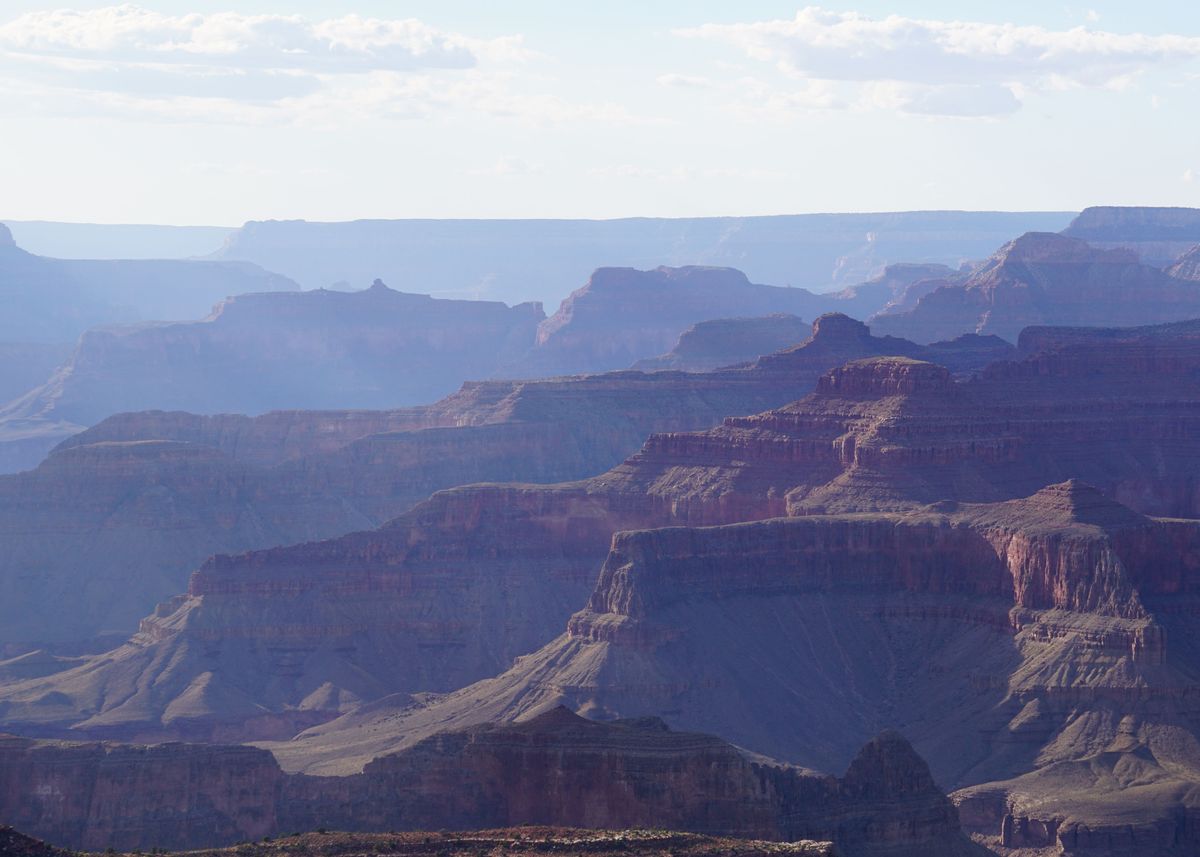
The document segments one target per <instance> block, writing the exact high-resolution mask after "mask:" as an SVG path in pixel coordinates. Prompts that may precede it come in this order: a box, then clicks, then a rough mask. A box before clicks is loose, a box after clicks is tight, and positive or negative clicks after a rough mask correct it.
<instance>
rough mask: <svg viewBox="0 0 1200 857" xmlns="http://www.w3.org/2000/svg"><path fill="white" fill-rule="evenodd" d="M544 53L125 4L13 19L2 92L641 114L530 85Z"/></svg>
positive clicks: (4, 40) (177, 103) (45, 100)
mask: <svg viewBox="0 0 1200 857" xmlns="http://www.w3.org/2000/svg"><path fill="white" fill-rule="evenodd" d="M537 56H538V55H537V54H535V53H534V52H533V51H531V50H529V49H527V48H526V47H525V46H524V43H523V40H522V38H521V37H520V36H519V35H512V36H504V37H500V38H492V39H479V38H474V37H471V36H467V35H464V34H461V33H454V32H449V31H445V30H439V29H437V28H435V27H432V26H429V25H428V24H425V23H423V22H421V21H418V20H415V19H402V20H400V19H397V20H385V19H378V18H363V17H360V16H358V15H346V16H343V17H338V18H328V19H324V20H310V19H307V18H304V17H301V16H299V15H243V14H239V13H235V12H221V13H213V14H201V13H189V14H182V15H174V16H172V15H163V14H161V13H159V12H154V11H150V10H147V9H143V8H140V7H137V6H132V5H123V6H114V7H108V8H104V9H95V10H89V11H69V10H68V11H56V12H34V13H29V14H26V15H22V16H20V17H18V18H15V19H13V20H12V21H10V22H8V23H5V24H0V92H3V94H4V96H5V98H6V100H8V101H9V102H10V103H14V102H15V103H25V104H27V105H29V106H28V107H27V108H26V109H35V110H39V111H41V112H46V113H57V114H61V115H72V116H80V115H95V114H99V115H115V116H119V117H122V118H143V119H151V120H159V121H170V122H222V123H235V124H256V123H266V122H287V123H296V124H303V125H307V126H317V127H330V128H333V127H338V125H339V123H340V122H343V121H345V120H346V119H361V118H393V119H396V118H422V117H427V116H430V115H432V114H434V113H436V112H447V111H450V112H452V111H465V112H470V113H482V114H485V115H490V116H495V117H506V118H518V119H521V120H525V121H532V122H534V123H538V124H553V123H562V122H580V121H584V122H586V121H602V122H610V123H622V124H624V123H632V122H638V121H642V120H639V119H638V118H637V117H634V116H632V115H630V114H629V113H628V111H626V110H625V109H624V108H623V107H621V106H619V105H615V104H607V103H601V104H588V103H575V102H571V101H568V100H567V99H564V98H561V97H559V96H555V95H550V94H545V93H542V92H538V91H531V89H532V87H531V86H530V85H528V84H529V81H528V80H527V79H518V77H517V76H516V75H515V73H514V70H515V69H519V68H520V67H521V65H522V64H523V63H525V62H526V61H528V60H530V59H533V58H536V57H537Z"/></svg>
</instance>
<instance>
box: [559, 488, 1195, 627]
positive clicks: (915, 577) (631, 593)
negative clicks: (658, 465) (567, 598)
mask: <svg viewBox="0 0 1200 857" xmlns="http://www.w3.org/2000/svg"><path fill="white" fill-rule="evenodd" d="M940 509H941V507H940V506H938V505H935V506H932V507H930V508H929V509H926V510H921V511H917V512H912V513H907V514H904V515H897V514H888V515H875V516H866V515H845V516H809V517H802V518H795V519H776V520H769V521H760V522H757V523H744V524H732V525H725V526H717V527H701V528H691V527H670V528H664V529H655V530H640V531H634V532H624V533H617V534H616V535H615V536H614V537H613V542H612V548H611V550H610V552H609V555H608V558H607V559H606V561H605V563H604V566H603V568H602V569H601V572H600V576H599V578H598V580H597V582H596V588H595V590H594V591H593V593H592V596H591V599H590V600H589V604H588V607H587V609H586V610H585V611H583V612H582V613H580V614H576V616H575V617H574V618H573V619H572V620H571V623H570V626H569V627H570V633H572V634H575V635H578V636H581V637H587V638H592V639H603V638H605V637H606V636H607V635H610V634H614V633H615V634H625V633H627V632H636V633H635V637H636V636H637V635H640V634H643V633H651V632H653V631H654V628H655V623H656V622H657V621H658V619H659V618H660V617H662V616H663V615H664V614H665V612H666V611H668V609H669V608H671V607H672V606H673V605H676V604H678V603H679V602H681V601H688V600H695V599H706V598H713V599H724V598H731V597H735V596H754V595H775V596H778V595H783V594H791V595H794V596H802V595H805V594H806V593H807V594H813V593H830V592H838V591H845V590H869V591H878V592H901V591H903V592H911V593H915V594H920V595H955V596H971V597H974V598H982V599H1002V600H1003V602H1004V603H1005V605H1006V607H1005V609H1007V607H1010V606H1011V607H1019V608H1025V609H1029V610H1070V611H1076V612H1085V613H1095V614H1097V615H1103V616H1113V617H1120V618H1125V619H1145V618H1146V617H1147V613H1146V610H1145V609H1144V607H1143V606H1142V603H1141V600H1140V597H1139V590H1140V589H1141V590H1145V591H1146V592H1148V593H1149V594H1152V595H1158V594H1163V593H1173V592H1181V591H1184V590H1192V589H1197V590H1200V578H1196V576H1195V575H1194V574H1192V573H1190V571H1189V569H1191V568H1192V567H1193V565H1196V564H1200V525H1197V524H1196V523H1195V522H1175V521H1157V520H1154V519H1150V518H1147V517H1145V516H1142V515H1139V514H1137V513H1136V512H1134V511H1132V510H1131V509H1129V508H1127V507H1125V506H1122V505H1121V504H1119V503H1116V502H1115V501H1112V500H1110V499H1108V498H1106V497H1104V496H1103V495H1101V494H1100V493H1099V492H1098V491H1096V490H1095V489H1094V488H1092V487H1091V486H1087V485H1083V484H1081V483H1079V482H1077V481H1071V482H1067V483H1063V484H1061V485H1053V486H1049V487H1048V488H1045V489H1043V490H1042V491H1039V492H1038V493H1037V494H1035V495H1033V496H1032V497H1028V498H1025V499H1022V500H1013V501H1008V502H1003V503H995V504H970V505H964V506H961V507H953V506H952V508H951V510H950V511H941V510H940ZM604 617H607V618H604ZM627 620H629V621H627ZM641 620H648V622H649V623H650V624H649V625H647V626H646V627H645V628H643V627H641V626H640V625H638V623H639V622H640V621H641ZM631 623H632V624H631ZM652 635H653V634H652ZM631 639H632V638H631Z"/></svg>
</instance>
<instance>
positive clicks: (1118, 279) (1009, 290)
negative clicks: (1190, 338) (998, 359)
mask: <svg viewBox="0 0 1200 857" xmlns="http://www.w3.org/2000/svg"><path fill="white" fill-rule="evenodd" d="M1191 243H1192V244H1195V243H1196V240H1193V241H1192V242H1191ZM1190 246H1191V244H1189V245H1188V247H1190ZM1186 249H1187V248H1186V247H1185V248H1180V249H1178V250H1176V251H1175V252H1173V253H1172V255H1171V257H1170V259H1171V260H1172V261H1173V260H1175V259H1176V258H1177V257H1178V256H1179V255H1180V254H1182V253H1183V252H1184V251H1185V250H1186ZM1167 264H1170V263H1169V262H1168V263H1167ZM1180 273H1182V274H1184V276H1175V275H1176V274H1180ZM1186 273H1187V269H1186V266H1185V267H1184V268H1176V269H1171V270H1167V271H1164V270H1163V268H1162V267H1156V266H1154V265H1151V264H1148V263H1146V262H1144V261H1142V260H1140V259H1139V256H1138V253H1137V252H1135V251H1134V250H1131V249H1127V248H1125V247H1116V248H1114V249H1104V248H1102V247H1097V246H1093V245H1092V244H1090V243H1088V242H1085V241H1083V240H1081V239H1079V238H1075V237H1068V236H1067V235H1056V234H1053V233H1030V234H1027V235H1023V236H1022V237H1020V238H1018V239H1016V240H1015V241H1012V242H1010V243H1009V244H1007V245H1005V246H1004V247H1002V248H1001V249H1000V250H999V251H998V252H997V253H996V254H995V255H994V256H993V257H992V258H991V259H989V260H988V262H987V263H986V264H984V265H983V266H982V267H981V268H979V269H978V270H977V271H975V272H973V273H972V274H971V275H970V276H969V277H967V278H965V279H948V280H945V281H943V282H942V283H941V284H940V285H937V286H936V287H934V284H931V283H929V282H924V283H918V284H915V286H914V288H917V287H919V290H920V292H921V297H920V298H919V299H917V300H916V301H915V303H913V302H912V301H903V300H902V301H900V302H899V304H898V305H896V306H893V307H891V308H888V309H885V310H883V311H882V312H880V313H879V314H877V315H875V316H874V317H872V318H871V319H870V321H871V325H872V327H873V328H874V329H875V330H876V331H878V332H880V333H885V334H891V335H895V336H903V337H906V338H908V339H912V340H914V341H916V342H932V341H933V340H940V339H949V338H951V337H954V336H957V335H959V334H962V333H967V332H974V333H989V334H995V335H997V336H1000V337H1003V338H1004V339H1007V340H1008V341H1010V342H1015V341H1016V340H1017V337H1018V336H1019V334H1020V332H1021V330H1023V329H1024V328H1026V327H1029V326H1033V325H1073V326H1115V325H1139V324H1142V325H1146V324H1162V323H1167V322H1173V321H1183V320H1185V319H1192V318H1196V317H1197V316H1200V286H1198V285H1197V282H1196V280H1195V279H1194V278H1189V277H1187V276H1186Z"/></svg>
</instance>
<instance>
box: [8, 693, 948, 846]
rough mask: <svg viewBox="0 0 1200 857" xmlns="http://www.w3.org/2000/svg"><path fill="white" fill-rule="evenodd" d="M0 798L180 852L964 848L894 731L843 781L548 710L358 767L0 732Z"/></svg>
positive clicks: (634, 724)
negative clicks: (306, 846)
mask: <svg viewBox="0 0 1200 857" xmlns="http://www.w3.org/2000/svg"><path fill="white" fill-rule="evenodd" d="M0 760H3V762H4V764H3V767H0V812H2V813H3V814H4V816H5V818H7V819H11V820H12V821H14V822H16V823H17V824H18V825H20V826H22V827H23V828H24V829H27V830H30V831H33V832H35V833H37V834H38V835H40V836H44V837H46V838H48V839H52V840H54V841H56V842H60V843H63V844H65V845H69V846H71V847H84V848H92V849H100V848H104V847H117V848H146V847H152V843H153V847H162V846H166V847H173V848H195V847H202V846H211V845H217V844H223V843H227V842H232V841H235V840H239V839H257V838H259V837H261V836H263V835H268V834H274V835H278V834H279V833H280V832H286V831H287V830H290V829H298V830H310V829H315V828H317V827H329V828H334V829H341V830H393V831H394V830H414V829H415V830H420V829H427V830H433V829H442V830H446V829H451V830H462V829H480V828H489V827H497V826H505V827H507V826H516V825H529V824H533V825H543V824H544V825H556V826H564V825H570V826H575V827H591V828H656V829H657V828H662V827H664V826H665V827H667V828H670V829H674V830H686V831H693V832H698V833H711V834H719V835H727V836H738V837H753V838H759V839H772V840H788V841H795V840H814V839H815V840H826V841H829V840H832V841H834V842H835V844H836V845H837V846H838V849H839V852H838V853H840V854H845V855H848V857H855V855H860V857H867V855H874V854H884V853H886V854H888V855H895V857H907V855H912V857H917V855H920V857H943V856H944V857H950V855H957V854H967V853H970V846H969V845H968V844H967V841H966V839H965V837H964V836H963V835H962V833H961V831H960V829H959V825H958V818H957V814H956V812H955V810H954V807H953V806H952V805H951V803H950V802H949V800H948V799H947V798H946V796H945V795H944V794H943V793H942V792H941V791H940V790H939V789H938V788H937V786H936V785H935V784H934V782H933V779H932V777H931V776H930V774H929V768H928V766H927V765H926V764H925V763H924V761H922V760H921V759H920V757H919V756H917V755H916V754H915V753H914V752H913V750H912V748H911V746H909V744H908V743H907V742H906V741H905V740H904V739H903V738H902V737H900V736H899V735H897V734H895V733H887V734H884V735H882V736H880V737H878V738H877V739H875V740H873V741H871V742H870V743H869V744H868V745H867V746H866V747H865V748H864V749H863V750H862V752H861V753H860V754H859V756H858V757H857V758H856V759H855V760H854V762H853V763H852V764H851V766H850V769H849V771H848V772H847V774H846V776H845V778H844V779H841V780H838V779H837V778H835V777H831V776H823V775H819V774H813V773H805V772H801V771H798V770H796V769H792V768H787V767H784V766H780V765H777V764H774V763H771V762H769V761H768V760H765V759H757V760H750V759H748V758H747V757H746V756H744V755H743V754H742V753H741V752H740V751H738V750H737V749H735V748H734V747H732V746H730V745H729V744H726V743H725V742H723V741H721V740H720V739H718V738H715V737H713V736H710V735H700V734H690V733H680V732H672V731H670V730H668V729H667V727H666V726H665V725H664V724H663V723H662V722H661V721H659V720H655V719H647V720H641V721H626V722H619V723H596V722H592V721H588V720H584V719H583V718H580V717H578V716H576V715H574V714H571V713H570V712H568V711H566V710H565V709H558V710H553V711H550V712H548V713H546V714H544V715H542V716H540V717H537V718H534V719H532V720H530V721H527V722H524V723H520V724H516V725H512V726H506V727H495V726H483V727H476V728H474V729H470V730H465V731H460V732H448V733H442V734H439V735H436V736H434V737H431V738H430V739H428V740H426V741H424V742H422V743H420V744H418V745H416V746H414V747H412V748H410V749H409V750H406V751H404V752H401V753H397V754H394V755H391V756H386V757H383V758H380V759H377V760H375V761H374V762H372V763H371V764H370V765H368V766H367V767H366V769H365V770H364V771H363V772H362V773H361V774H358V775H355V776H350V777H309V776H305V775H287V774H284V773H282V772H281V771H280V769H279V767H278V766H277V765H276V764H275V763H274V761H273V760H272V759H271V757H270V754H268V753H266V752H264V751H261V750H254V749H251V748H248V747H223V746H215V745H209V746H195V745H185V744H171V745H164V746H160V747H136V746H121V745H99V744H91V745H54V744H48V743H41V744H39V743H36V742H33V741H29V740H25V739H16V738H4V739H0Z"/></svg>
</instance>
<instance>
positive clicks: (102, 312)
mask: <svg viewBox="0 0 1200 857" xmlns="http://www.w3.org/2000/svg"><path fill="white" fill-rule="evenodd" d="M0 284H3V294H4V299H5V306H4V314H3V316H2V317H0V342H41V343H62V342H70V341H72V340H74V339H75V338H76V337H78V336H79V335H80V334H81V333H83V332H84V331H85V330H87V329H88V328H90V327H95V326H96V325H102V324H113V323H117V322H132V321H140V320H143V319H173V318H197V317H199V316H202V315H203V314H204V313H206V312H208V311H209V309H210V308H211V307H212V305H213V304H214V303H216V302H217V301H220V300H223V299H224V298H226V297H228V296H229V295H234V294H242V293H246V292H263V291H294V290H295V289H297V288H298V286H297V285H296V283H295V282H293V281H292V280H289V279H288V278H286V277H282V276H279V275H278V274H272V273H270V272H269V271H265V270H263V269H262V268H260V267H258V266H257V265H253V264H249V263H246V262H207V261H206V262H201V261H191V260H179V261H165V260H164V261H159V260H102V261H91V260H83V259H51V258H45V257H42V256H35V255H33V254H31V253H26V252H25V251H24V250H22V249H21V248H20V247H18V246H17V245H16V242H14V241H13V238H12V233H11V232H10V231H9V229H8V227H6V226H4V225H3V224H0Z"/></svg>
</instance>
